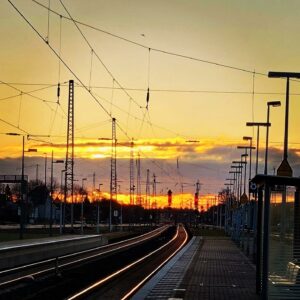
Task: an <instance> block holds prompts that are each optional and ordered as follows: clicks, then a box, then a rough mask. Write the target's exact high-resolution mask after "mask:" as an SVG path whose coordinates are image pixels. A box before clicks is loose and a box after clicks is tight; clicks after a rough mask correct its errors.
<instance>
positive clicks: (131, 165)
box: [129, 141, 134, 205]
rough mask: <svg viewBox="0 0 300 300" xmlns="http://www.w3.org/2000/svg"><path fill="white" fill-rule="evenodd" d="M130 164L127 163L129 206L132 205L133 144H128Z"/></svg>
mask: <svg viewBox="0 0 300 300" xmlns="http://www.w3.org/2000/svg"><path fill="white" fill-rule="evenodd" d="M130 148H131V149H130V163H129V172H130V174H129V194H130V205H134V143H133V141H132V142H131V144H130Z"/></svg>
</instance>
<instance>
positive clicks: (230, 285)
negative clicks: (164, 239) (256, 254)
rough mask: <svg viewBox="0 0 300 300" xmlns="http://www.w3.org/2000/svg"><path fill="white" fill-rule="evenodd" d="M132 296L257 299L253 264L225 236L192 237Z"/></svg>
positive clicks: (215, 299)
mask: <svg viewBox="0 0 300 300" xmlns="http://www.w3.org/2000/svg"><path fill="white" fill-rule="evenodd" d="M132 299H133V300H138V299H148V300H150V299H166V300H171V299H176V300H177V299H193V300H194V299H195V300H196V299H199V300H200V299H201V300H206V299H214V300H222V299H224V300H226V299H230V300H240V299H242V300H254V299H260V298H259V296H257V295H256V294H255V267H254V266H253V265H252V263H251V262H250V261H249V259H248V258H247V257H246V256H245V255H244V254H243V253H242V252H241V251H240V250H239V249H238V247H237V246H236V245H235V244H234V243H233V242H232V241H231V240H230V239H229V238H226V237H222V238H211V237H205V238H204V239H202V238H200V237H196V238H193V240H192V241H191V242H190V243H189V244H188V245H187V246H186V247H185V248H184V249H183V250H182V251H180V253H178V254H177V255H176V256H175V257H174V258H173V259H172V260H171V261H170V262H169V263H168V264H167V265H166V266H165V267H164V268H163V269H162V270H160V271H159V272H158V273H157V274H156V275H155V276H154V277H153V278H152V279H151V280H150V281H149V282H148V283H147V284H145V285H144V287H142V288H141V289H140V290H139V291H138V292H137V293H136V294H135V295H134V297H133V298H132Z"/></svg>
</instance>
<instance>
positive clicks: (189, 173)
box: [0, 145, 300, 194]
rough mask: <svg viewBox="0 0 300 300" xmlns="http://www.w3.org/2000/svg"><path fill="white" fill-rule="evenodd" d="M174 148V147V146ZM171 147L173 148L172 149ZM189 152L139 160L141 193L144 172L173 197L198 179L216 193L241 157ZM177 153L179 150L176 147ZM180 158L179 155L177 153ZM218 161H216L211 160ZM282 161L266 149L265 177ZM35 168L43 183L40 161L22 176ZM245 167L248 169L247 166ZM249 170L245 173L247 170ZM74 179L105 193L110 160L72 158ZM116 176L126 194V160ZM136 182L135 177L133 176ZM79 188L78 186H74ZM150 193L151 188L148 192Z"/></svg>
mask: <svg viewBox="0 0 300 300" xmlns="http://www.w3.org/2000/svg"><path fill="white" fill-rule="evenodd" d="M175 146H176V147H178V145H175ZM175 146H174V147H175ZM183 148H184V149H189V151H187V152H185V153H184V155H179V160H178V164H177V159H176V158H174V159H150V158H144V157H141V158H142V159H141V176H142V191H145V182H146V174H147V169H149V170H150V180H151V181H152V180H153V174H154V173H155V175H156V176H157V182H159V183H158V184H157V192H158V193H163V194H164V193H165V192H166V191H167V188H171V189H172V190H174V192H175V193H177V192H178V193H179V192H180V183H182V182H185V183H186V184H185V185H184V191H186V192H190V193H194V192H195V186H193V184H195V183H196V181H197V180H198V179H199V180H200V182H201V183H202V184H203V185H202V187H201V188H202V192H203V193H208V192H214V193H217V192H218V191H219V190H220V189H221V188H222V187H223V185H224V181H225V179H226V178H228V176H229V174H228V171H229V169H230V165H231V162H232V161H233V160H237V159H239V157H240V154H241V153H242V152H241V151H240V150H238V149H236V147H233V146H221V147H218V146H216V147H214V148H212V149H208V150H206V151H204V153H203V154H201V153H196V152H195V151H192V150H193V147H192V146H191V145H187V148H186V147H183ZM179 149H181V147H179ZM297 152H299V149H290V150H289V162H290V164H291V167H292V168H293V171H294V176H300V156H299V155H298V154H297ZM179 154H180V152H179ZM214 156H215V157H218V159H214ZM255 156H256V153H255V151H253V158H252V174H254V167H255ZM259 158H260V159H259V173H262V172H263V168H264V149H261V151H260V152H259ZM281 161H282V150H279V149H276V148H272V147H271V148H270V149H269V174H271V173H272V172H273V168H274V167H275V169H277V167H278V166H279V164H280V162H281ZM36 164H39V179H42V180H43V179H44V158H43V157H39V158H34V157H26V158H25V166H26V168H25V174H28V175H29V177H30V179H35V176H36ZM20 167H21V159H20V158H16V159H0V174H7V175H13V174H17V175H19V174H21V170H20ZM49 167H50V163H49V158H48V170H47V174H48V180H49V177H50V168H49ZM248 167H249V165H248ZM63 168H64V165H63V164H62V165H60V164H57V165H54V177H56V179H57V181H60V172H61V170H62V169H63ZM248 170H249V169H248ZM74 172H75V179H77V180H79V182H80V181H81V178H83V177H87V178H88V182H87V183H88V185H89V187H90V188H91V187H92V184H93V179H92V178H93V173H94V172H95V173H96V187H97V186H98V185H99V183H102V184H104V185H103V187H102V189H103V190H105V191H109V181H110V159H109V158H105V159H83V158H76V159H75V164H74ZM117 176H118V180H120V182H119V185H120V187H121V192H124V193H128V186H129V160H128V159H118V160H117ZM135 178H136V174H135ZM78 184H79V183H78ZM151 190H152V188H151Z"/></svg>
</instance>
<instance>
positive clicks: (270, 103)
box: [264, 101, 281, 175]
mask: <svg viewBox="0 0 300 300" xmlns="http://www.w3.org/2000/svg"><path fill="white" fill-rule="evenodd" d="M280 105H281V102H280V101H269V102H267V106H268V109H267V123H269V122H270V107H271V106H272V107H279V106H280ZM268 148H269V126H267V133H266V153H265V171H264V174H265V175H268Z"/></svg>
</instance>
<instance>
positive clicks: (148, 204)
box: [145, 169, 151, 209]
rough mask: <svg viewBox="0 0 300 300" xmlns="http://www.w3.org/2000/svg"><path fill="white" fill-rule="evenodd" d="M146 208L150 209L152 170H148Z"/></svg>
mask: <svg viewBox="0 0 300 300" xmlns="http://www.w3.org/2000/svg"><path fill="white" fill-rule="evenodd" d="M145 205H146V208H147V209H150V208H151V205H150V170H149V169H147V179H146V203H145Z"/></svg>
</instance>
